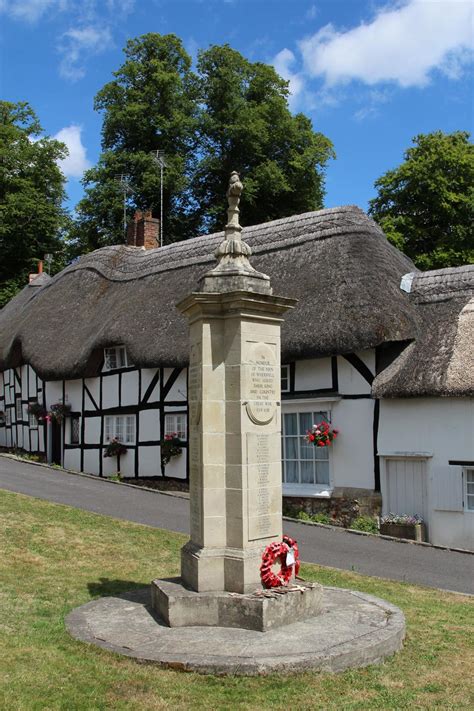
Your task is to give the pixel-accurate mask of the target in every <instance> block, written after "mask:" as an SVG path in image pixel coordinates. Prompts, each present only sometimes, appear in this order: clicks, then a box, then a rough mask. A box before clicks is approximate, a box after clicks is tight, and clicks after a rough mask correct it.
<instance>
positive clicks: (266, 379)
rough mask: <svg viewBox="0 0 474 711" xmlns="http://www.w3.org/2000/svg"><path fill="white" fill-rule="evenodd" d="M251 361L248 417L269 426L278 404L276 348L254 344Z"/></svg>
mask: <svg viewBox="0 0 474 711" xmlns="http://www.w3.org/2000/svg"><path fill="white" fill-rule="evenodd" d="M249 361H250V363H249V365H248V401H247V403H246V409H247V415H248V416H249V418H250V419H251V420H252V422H253V423H254V424H256V425H268V424H269V423H270V422H271V421H272V420H273V417H274V416H275V412H276V404H277V403H276V382H275V378H276V377H277V376H278V373H277V367H276V358H275V353H274V348H272V347H271V346H269V345H268V344H267V343H255V344H252V350H251V355H250V358H249Z"/></svg>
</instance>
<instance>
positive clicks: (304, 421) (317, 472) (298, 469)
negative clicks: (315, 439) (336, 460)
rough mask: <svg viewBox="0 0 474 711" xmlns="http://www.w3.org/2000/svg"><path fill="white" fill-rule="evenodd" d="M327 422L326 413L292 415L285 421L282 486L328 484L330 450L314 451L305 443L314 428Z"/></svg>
mask: <svg viewBox="0 0 474 711" xmlns="http://www.w3.org/2000/svg"><path fill="white" fill-rule="evenodd" d="M322 420H326V422H327V421H328V413H327V412H291V413H284V414H283V418H282V426H283V427H282V429H283V432H282V460H283V482H284V483H285V484H295V485H296V484H306V485H308V484H329V454H330V451H329V450H330V448H329V447H315V446H314V445H313V444H311V443H309V442H308V441H307V440H306V433H307V431H308V430H310V429H311V427H312V426H313V425H314V424H317V423H318V422H321V421H322Z"/></svg>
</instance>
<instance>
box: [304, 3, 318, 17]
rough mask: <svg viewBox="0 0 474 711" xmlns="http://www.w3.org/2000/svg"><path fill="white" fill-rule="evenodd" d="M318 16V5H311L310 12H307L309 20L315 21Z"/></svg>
mask: <svg viewBox="0 0 474 711" xmlns="http://www.w3.org/2000/svg"><path fill="white" fill-rule="evenodd" d="M317 14H318V8H317V7H316V5H311V7H310V8H309V10H308V11H307V12H306V18H307V19H308V20H314V18H315V17H316V15H317Z"/></svg>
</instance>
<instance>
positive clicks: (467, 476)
mask: <svg viewBox="0 0 474 711" xmlns="http://www.w3.org/2000/svg"><path fill="white" fill-rule="evenodd" d="M464 482H465V483H464V487H465V488H464V506H465V508H466V510H467V511H474V469H465V470H464Z"/></svg>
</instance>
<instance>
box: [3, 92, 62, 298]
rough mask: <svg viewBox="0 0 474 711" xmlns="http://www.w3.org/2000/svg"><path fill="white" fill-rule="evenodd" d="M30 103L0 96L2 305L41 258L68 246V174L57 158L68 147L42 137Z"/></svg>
mask: <svg viewBox="0 0 474 711" xmlns="http://www.w3.org/2000/svg"><path fill="white" fill-rule="evenodd" d="M42 132H43V131H42V128H41V126H40V124H39V121H38V118H37V116H36V114H35V113H34V111H33V109H32V108H31V107H30V106H29V105H28V104H27V103H26V102H20V103H17V104H13V103H10V102H8V101H0V254H1V260H0V306H3V305H4V304H5V303H6V301H8V299H9V298H11V297H12V296H13V295H14V294H15V292H16V291H18V290H19V289H20V288H22V287H23V286H25V285H26V284H27V283H28V274H29V272H31V271H36V267H37V261H38V260H39V259H43V257H44V254H45V253H48V252H49V253H52V254H53V255H55V258H56V260H57V261H58V260H59V261H60V258H61V255H62V253H63V251H64V244H63V242H62V241H61V229H62V228H63V227H64V226H65V224H66V221H67V214H66V212H65V211H64V209H63V207H62V202H63V199H64V197H65V193H64V183H65V178H64V176H63V174H62V173H61V170H60V169H59V167H58V164H57V161H58V160H59V159H61V158H64V157H65V156H66V154H67V149H66V146H65V145H64V144H63V143H60V142H59V141H56V140H54V139H51V138H47V137H41V134H42Z"/></svg>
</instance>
